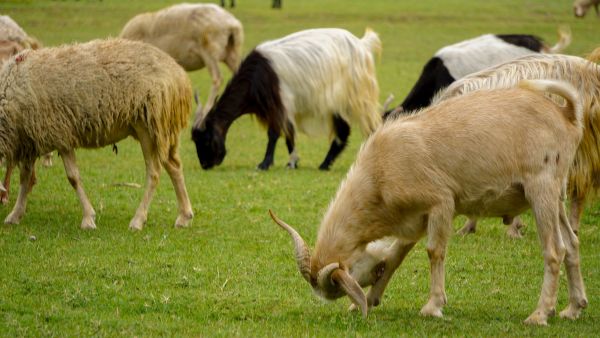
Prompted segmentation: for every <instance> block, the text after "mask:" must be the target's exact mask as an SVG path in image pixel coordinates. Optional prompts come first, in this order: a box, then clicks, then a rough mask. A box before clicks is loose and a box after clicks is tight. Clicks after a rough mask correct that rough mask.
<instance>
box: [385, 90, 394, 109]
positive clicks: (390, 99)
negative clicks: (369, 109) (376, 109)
mask: <svg viewBox="0 0 600 338" xmlns="http://www.w3.org/2000/svg"><path fill="white" fill-rule="evenodd" d="M392 101H394V94H392V93H390V95H389V96H388V97H387V99H385V102H384V103H383V111H384V112H386V111H387V110H388V107H389V106H390V103H392Z"/></svg>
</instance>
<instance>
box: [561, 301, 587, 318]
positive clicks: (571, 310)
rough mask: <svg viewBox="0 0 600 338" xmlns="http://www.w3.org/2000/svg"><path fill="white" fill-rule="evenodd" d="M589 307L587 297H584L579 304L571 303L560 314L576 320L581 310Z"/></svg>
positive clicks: (562, 316)
mask: <svg viewBox="0 0 600 338" xmlns="http://www.w3.org/2000/svg"><path fill="white" fill-rule="evenodd" d="M585 307H587V299H585V298H583V299H582V300H581V301H580V302H579V304H569V306H567V308H566V309H564V310H562V311H561V312H560V314H559V316H560V318H565V319H571V320H575V319H577V318H579V315H580V314H581V310H582V309H584V308H585Z"/></svg>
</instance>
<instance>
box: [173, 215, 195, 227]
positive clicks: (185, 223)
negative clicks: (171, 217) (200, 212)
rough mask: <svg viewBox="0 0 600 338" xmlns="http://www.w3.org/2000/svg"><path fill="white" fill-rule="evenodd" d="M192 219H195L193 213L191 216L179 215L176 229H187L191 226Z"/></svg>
mask: <svg viewBox="0 0 600 338" xmlns="http://www.w3.org/2000/svg"><path fill="white" fill-rule="evenodd" d="M192 218H194V214H193V213H191V214H189V215H185V214H184V215H179V216H177V219H176V220H175V227H176V228H187V227H189V226H190V221H191V220H192Z"/></svg>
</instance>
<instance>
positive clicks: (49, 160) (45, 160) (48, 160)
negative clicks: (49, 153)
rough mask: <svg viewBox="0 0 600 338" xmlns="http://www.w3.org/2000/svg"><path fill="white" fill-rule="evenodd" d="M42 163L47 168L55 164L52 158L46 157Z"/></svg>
mask: <svg viewBox="0 0 600 338" xmlns="http://www.w3.org/2000/svg"><path fill="white" fill-rule="evenodd" d="M42 165H43V166H44V167H46V168H49V167H51V166H52V165H53V163H52V159H51V158H46V157H44V159H43V160H42Z"/></svg>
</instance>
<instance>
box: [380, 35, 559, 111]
mask: <svg viewBox="0 0 600 338" xmlns="http://www.w3.org/2000/svg"><path fill="white" fill-rule="evenodd" d="M558 33H559V37H560V38H559V41H558V42H557V43H556V45H554V46H552V47H549V46H547V45H546V44H544V42H543V41H542V39H541V38H539V37H537V36H534V35H525V34H508V35H493V34H485V35H481V36H478V37H476V38H473V39H470V40H465V41H461V42H458V43H455V44H453V45H449V46H446V47H444V48H442V49H440V50H438V51H437V52H436V53H435V55H434V56H433V57H432V58H431V59H430V60H429V62H427V64H426V65H425V67H423V72H422V73H421V76H420V77H419V79H418V80H417V83H415V85H414V86H413V88H412V90H411V91H410V93H409V94H408V95H407V96H406V98H405V99H404V101H403V102H402V103H401V104H400V105H399V106H397V107H396V108H395V109H393V110H390V111H386V112H385V113H384V119H387V118H388V116H390V115H396V114H398V113H401V112H402V111H406V112H408V111H413V110H416V109H420V108H424V107H427V106H429V104H430V103H431V99H432V98H433V96H434V95H435V94H436V93H437V92H439V91H440V90H441V89H444V88H446V87H447V86H448V85H450V84H451V83H452V82H454V81H456V80H458V79H460V78H462V77H464V76H467V75H469V74H472V73H475V72H478V71H480V70H483V69H486V68H488V67H492V66H495V65H498V64H501V63H504V62H507V61H511V60H514V59H516V58H519V57H521V56H525V55H528V54H533V53H558V52H560V51H562V50H563V49H564V48H566V47H567V46H568V45H569V44H570V43H571V32H570V30H569V29H568V28H561V29H559V32H558Z"/></svg>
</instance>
